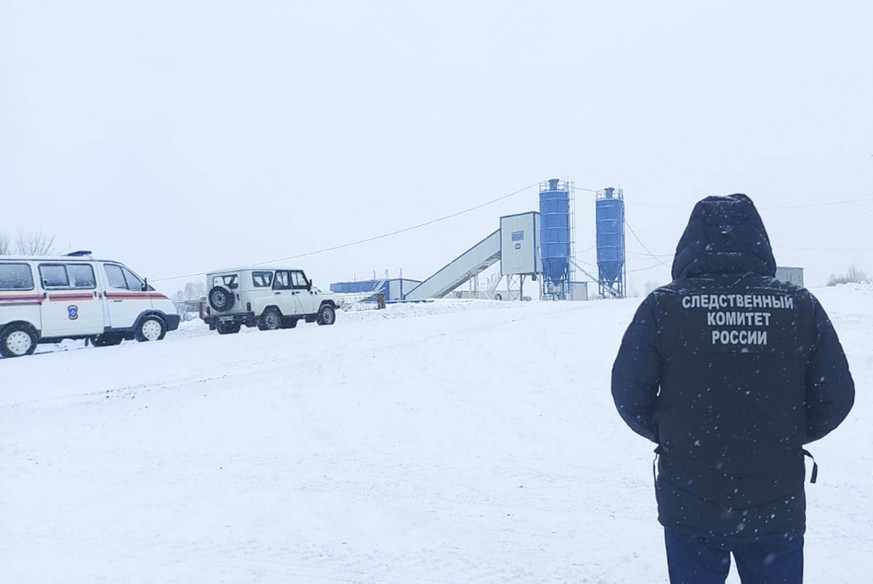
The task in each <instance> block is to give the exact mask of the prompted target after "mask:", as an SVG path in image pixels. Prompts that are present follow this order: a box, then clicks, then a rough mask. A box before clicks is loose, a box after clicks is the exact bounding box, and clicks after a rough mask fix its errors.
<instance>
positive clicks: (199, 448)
mask: <svg viewBox="0 0 873 584" xmlns="http://www.w3.org/2000/svg"><path fill="white" fill-rule="evenodd" d="M815 292H816V294H817V295H818V296H819V298H820V299H821V300H822V303H823V304H824V306H825V308H826V309H827V310H828V312H829V314H830V315H831V317H832V318H833V320H834V322H835V323H836V325H837V328H838V331H839V333H840V336H841V338H842V340H843V343H844V344H845V345H846V348H847V352H848V353H849V358H850V363H851V366H852V370H853V372H854V374H855V376H856V381H857V384H858V387H859V395H858V401H857V404H856V408H855V410H854V412H853V413H852V415H851V417H850V419H849V420H848V421H847V422H846V424H845V426H844V427H842V428H840V429H839V430H838V431H836V432H835V433H834V434H833V435H832V436H829V437H828V438H826V439H825V440H823V441H821V443H816V444H814V445H813V446H812V450H813V452H814V453H815V455H816V458H817V460H818V462H819V465H820V467H821V469H820V477H819V482H818V483H817V484H816V485H809V486H808V498H809V524H810V529H809V532H808V536H807V542H808V543H807V582H810V583H812V584H815V583H828V584H837V583H852V584H856V583H858V582H864V581H866V580H867V579H868V576H869V574H870V572H871V571H873V558H871V556H870V554H869V550H870V549H873V505H871V504H870V503H869V501H870V496H871V484H870V473H871V468H873V454H871V449H870V448H869V445H870V444H871V443H873V401H871V398H870V397H869V392H868V391H866V390H865V388H867V387H869V386H870V384H871V382H873V357H871V356H873V311H871V306H870V290H869V289H867V288H863V287H855V288H853V287H850V286H847V287H836V288H834V289H821V290H816V291H815ZM638 302H639V300H626V301H603V302H588V303H540V302H530V303H500V302H496V303H495V302H485V301H441V302H434V303H423V304H408V305H392V306H389V307H388V309H386V310H385V311H372V312H358V313H341V314H340V315H339V319H338V324H337V325H336V326H333V327H318V326H314V325H301V326H299V327H298V328H296V329H294V330H281V331H273V332H269V333H266V332H259V331H257V330H252V331H250V332H248V333H247V334H239V335H232V336H219V335H217V334H216V333H214V332H213V333H210V332H209V331H208V330H207V329H206V327H205V326H203V325H202V323H199V322H198V321H194V322H192V323H185V324H184V325H183V327H182V329H181V330H180V331H178V332H177V333H176V334H170V335H169V336H168V337H167V339H166V340H165V341H163V342H160V343H155V344H137V343H124V344H122V345H121V346H118V347H106V348H93V347H89V348H87V349H85V348H82V345H81V343H80V344H77V345H75V348H76V349H77V350H61V351H56V352H51V353H46V354H38V355H35V356H33V357H29V358H23V359H13V360H2V361H0V379H2V390H0V476H2V477H3V478H2V479H0V485H2V486H0V516H2V524H3V528H2V529H0V574H3V577H2V580H3V582H4V583H6V582H9V583H15V584H17V583H30V582H65V583H77V582H82V583H85V582H88V583H90V582H132V583H133V582H136V583H138V582H161V583H174V582H178V583H186V584H187V583H192V582H204V583H210V584H211V583H216V582H233V583H240V582H270V583H272V582H292V583H301V584H302V583H307V584H308V583H319V582H347V583H372V584H375V583H380V584H381V583H389V584H390V583H408V582H422V583H425V582H476V583H480V582H485V583H488V582H494V583H497V582H500V583H503V582H519V583H528V582H529V583H538V584H539V583H543V582H571V581H572V582H589V583H616V584H625V583H633V584H639V583H640V582H646V583H658V582H666V581H667V577H666V566H665V561H664V553H663V550H662V543H661V538H662V536H661V531H660V528H659V526H658V524H657V521H656V509H655V501H654V493H653V488H652V477H651V456H652V454H651V448H650V445H649V444H648V443H647V442H646V441H644V440H642V439H640V438H638V437H637V436H636V435H634V434H633V433H631V432H630V431H629V430H628V429H627V428H625V427H624V425H623V424H622V422H621V420H620V419H619V417H618V415H617V414H616V412H615V411H614V406H613V405H612V400H611V396H610V394H609V375H610V367H611V364H612V359H613V357H614V354H615V351H616V349H617V347H618V342H619V340H620V338H621V334H622V333H623V331H624V328H625V326H626V324H627V322H628V321H629V320H630V318H631V316H632V314H633V312H634V310H635V308H636V306H637V304H638ZM70 348H72V347H70ZM729 581H730V582H734V583H735V582H737V581H738V580H737V579H736V578H735V577H734V576H732V579H731V580H729Z"/></svg>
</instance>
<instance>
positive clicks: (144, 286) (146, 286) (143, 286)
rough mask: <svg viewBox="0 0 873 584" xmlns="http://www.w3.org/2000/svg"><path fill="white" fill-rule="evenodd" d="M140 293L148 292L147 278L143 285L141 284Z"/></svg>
mask: <svg viewBox="0 0 873 584" xmlns="http://www.w3.org/2000/svg"><path fill="white" fill-rule="evenodd" d="M142 291H143V292H148V291H149V279H148V278H146V279H145V280H144V281H143V284H142Z"/></svg>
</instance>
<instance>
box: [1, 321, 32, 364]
mask: <svg viewBox="0 0 873 584" xmlns="http://www.w3.org/2000/svg"><path fill="white" fill-rule="evenodd" d="M37 340H38V339H37V336H36V331H34V330H33V327H31V326H30V325H27V324H24V323H16V324H11V325H9V326H7V327H6V328H5V329H3V331H2V333H0V354H2V355H3V356H4V357H23V356H24V355H32V354H33V352H34V351H36V342H37Z"/></svg>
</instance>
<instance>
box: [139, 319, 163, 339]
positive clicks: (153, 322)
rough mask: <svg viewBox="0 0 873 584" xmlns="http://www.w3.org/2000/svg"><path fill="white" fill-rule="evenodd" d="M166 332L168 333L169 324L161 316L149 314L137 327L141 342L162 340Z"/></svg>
mask: <svg viewBox="0 0 873 584" xmlns="http://www.w3.org/2000/svg"><path fill="white" fill-rule="evenodd" d="M165 334H167V325H166V324H164V321H163V319H161V317H159V316H147V317H145V318H144V319H142V320H141V321H140V323H139V325H138V326H137V327H136V340H137V341H139V342H141V343H144V342H146V341H160V340H161V339H163V338H164V335H165Z"/></svg>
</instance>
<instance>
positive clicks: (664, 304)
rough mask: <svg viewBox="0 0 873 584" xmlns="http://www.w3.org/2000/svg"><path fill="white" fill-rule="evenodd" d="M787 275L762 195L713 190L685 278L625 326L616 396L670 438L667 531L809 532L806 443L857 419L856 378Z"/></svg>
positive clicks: (641, 425) (664, 443)
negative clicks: (759, 202) (761, 210)
mask: <svg viewBox="0 0 873 584" xmlns="http://www.w3.org/2000/svg"><path fill="white" fill-rule="evenodd" d="M775 273H776V262H775V260H774V258H773V252H772V249H771V247H770V241H769V238H768V237H767V232H766V230H765V229H764V224H763V222H762V221H761V217H760V216H759V215H758V212H757V210H756V209H755V206H754V204H753V203H752V201H751V199H749V198H748V197H747V196H745V195H739V194H738V195H730V196H727V197H708V198H706V199H704V200H702V201H700V202H699V203H698V204H697V205H696V206H695V207H694V210H693V212H692V214H691V219H690V221H689V223H688V227H687V228H686V230H685V233H684V234H683V235H682V238H681V240H680V241H679V245H678V247H677V249H676V256H675V261H674V264H673V282H672V283H671V284H669V285H667V286H664V287H662V288H659V289H657V290H655V291H654V292H653V293H652V294H650V295H649V296H648V297H647V298H646V299H645V300H644V301H643V303H642V305H641V306H640V307H639V309H638V310H637V313H636V315H635V316H634V319H633V321H632V323H631V325H630V326H629V327H628V329H627V332H626V333H625V335H624V338H623V340H622V344H621V348H620V350H619V353H618V357H617V358H616V360H615V364H614V366H613V370H612V394H613V398H614V400H615V404H616V407H617V408H618V411H619V413H620V414H621V416H622V418H623V419H624V421H625V422H626V423H627V424H628V425H629V426H630V427H631V428H632V429H633V430H634V431H635V432H637V433H638V434H640V435H642V436H644V437H646V438H648V439H649V440H651V441H652V442H654V443H656V444H658V448H657V451H658V452H659V455H660V456H659V462H658V469H659V474H658V478H657V481H656V494H657V498H658V512H659V520H660V521H661V523H662V524H663V525H664V526H665V527H668V528H670V529H673V530H676V531H685V532H693V533H706V534H712V535H718V536H721V537H727V538H735V539H738V540H748V539H754V538H756V537H758V536H761V535H766V534H773V533H780V534H789V535H793V536H798V535H802V534H803V532H804V530H805V508H806V507H805V499H804V479H805V467H804V451H803V445H804V444H806V443H808V442H812V441H813V440H818V439H819V438H821V437H823V436H825V435H826V434H828V433H829V432H830V431H831V430H833V429H834V428H836V427H837V426H838V425H839V424H840V423H841V422H842V421H843V419H845V417H846V416H847V415H848V413H849V410H850V409H851V408H852V404H853V401H854V384H853V382H852V377H851V374H850V373H849V367H848V363H847V362H846V357H845V354H844V353H843V349H842V347H841V346H840V342H839V340H838V338H837V335H836V332H835V331H834V328H833V326H832V325H831V322H830V320H829V319H828V317H827V315H826V314H825V312H824V310H823V309H822V307H821V306H820V305H819V303H818V301H817V300H816V299H815V297H813V295H812V294H810V293H809V292H808V291H807V290H805V289H804V288H801V287H798V286H795V285H792V284H789V283H785V282H780V281H777V280H776V279H775V278H774V276H775Z"/></svg>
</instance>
